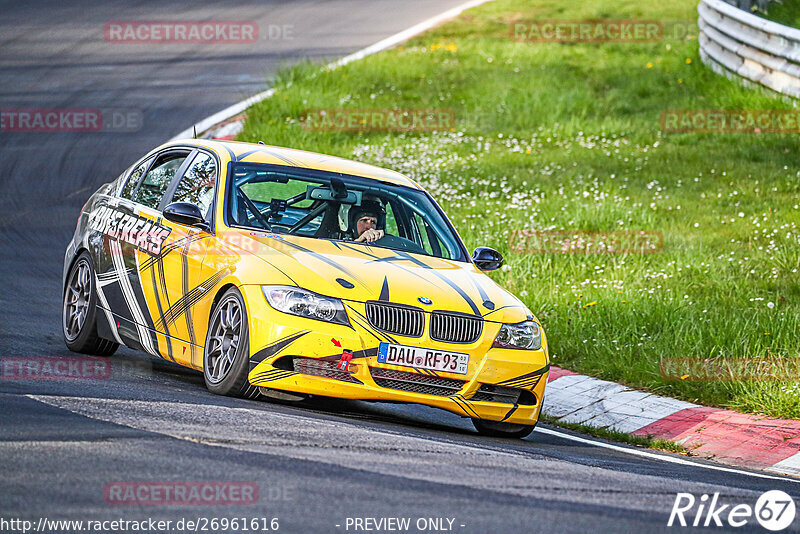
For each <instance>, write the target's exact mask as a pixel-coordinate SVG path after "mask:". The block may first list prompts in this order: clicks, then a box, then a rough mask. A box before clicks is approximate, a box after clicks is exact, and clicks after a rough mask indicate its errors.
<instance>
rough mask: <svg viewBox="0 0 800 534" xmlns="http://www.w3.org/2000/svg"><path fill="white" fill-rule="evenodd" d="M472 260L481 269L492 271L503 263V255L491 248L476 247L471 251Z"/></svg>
mask: <svg viewBox="0 0 800 534" xmlns="http://www.w3.org/2000/svg"><path fill="white" fill-rule="evenodd" d="M472 261H474V262H475V266H476V267H477V268H478V269H480V270H481V271H494V270H495V269H499V268H500V267H501V266H502V265H503V255H502V254H500V253H499V252H497V251H496V250H495V249H493V248H489V247H478V248H476V249H475V252H473V253H472Z"/></svg>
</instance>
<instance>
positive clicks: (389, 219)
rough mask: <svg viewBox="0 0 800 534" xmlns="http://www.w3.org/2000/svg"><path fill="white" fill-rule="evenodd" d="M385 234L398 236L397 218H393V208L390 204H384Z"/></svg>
mask: <svg viewBox="0 0 800 534" xmlns="http://www.w3.org/2000/svg"><path fill="white" fill-rule="evenodd" d="M384 230H385V231H386V233H387V234H391V235H399V234H398V233H397V218H396V217H395V216H394V208H393V207H392V203H391V202H387V203H386V228H384Z"/></svg>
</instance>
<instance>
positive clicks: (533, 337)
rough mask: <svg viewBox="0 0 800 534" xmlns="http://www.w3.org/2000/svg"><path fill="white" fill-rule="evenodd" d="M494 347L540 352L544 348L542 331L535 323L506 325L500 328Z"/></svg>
mask: <svg viewBox="0 0 800 534" xmlns="http://www.w3.org/2000/svg"><path fill="white" fill-rule="evenodd" d="M492 347H500V348H503V349H527V350H539V349H541V348H542V329H541V327H540V326H539V325H538V324H537V323H535V322H533V321H525V322H524V323H517V324H504V325H503V326H501V327H500V332H498V334H497V337H496V338H495V339H494V343H493V344H492Z"/></svg>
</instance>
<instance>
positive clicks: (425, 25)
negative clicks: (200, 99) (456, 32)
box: [170, 0, 489, 141]
mask: <svg viewBox="0 0 800 534" xmlns="http://www.w3.org/2000/svg"><path fill="white" fill-rule="evenodd" d="M488 1H489V0H471V1H469V2H467V3H465V4H462V5H460V6H457V7H454V8H453V9H448V10H447V11H445V12H444V13H441V14H439V15H436V16H435V17H431V18H429V19H428V20H425V21H423V22H420V23H419V24H417V25H415V26H412V27H410V28H408V29H407V30H403V31H401V32H399V33H396V34H394V35H392V36H391V37H387V38H386V39H383V40H382V41H378V42H377V43H375V44H373V45H370V46H368V47H366V48H362V49H361V50H359V51H358V52H355V53H353V54H350V55H349V56H345V57H343V58H342V59H339V60H336V61H333V62H331V63H328V65H327V66H326V67H325V68H327V69H335V68H337V67H341V66H344V65H347V64H348V63H351V62H353V61H356V60H359V59H362V58H364V57H366V56H369V55H371V54H375V53H378V52H381V51H382V50H386V49H387V48H391V47H392V46H395V45H397V44H400V43H402V42H403V41H407V40H408V39H410V38H411V37H414V36H415V35H417V34H420V33H422V32H424V31H426V30H429V29H431V28H433V27H434V26H436V25H437V24H439V23H441V22H443V21H445V20H447V19H451V18H453V17H455V16H457V15H459V14H460V13H461V12H462V11H464V10H467V9H471V8H473V7H477V6H479V5H481V4H485V3H486V2H488ZM274 94H275V89H267V90H266V91H262V92H260V93H258V94H255V95H253V96H251V97H250V98H246V99H244V100H242V101H241V102H237V103H236V104H234V105H232V106H229V107H227V108H225V109H223V110H222V111H219V112H217V113H214V114H213V115H211V116H210V117H206V118H205V119H203V120H202V121H200V122H198V123H197V124H195V125H193V126H191V127H189V128H186V129H185V130H183V131H182V132H181V133H179V134H178V135H176V136H174V137H173V138H172V139H170V141H175V140H176V139H190V138H191V137H193V135H194V129H195V128H197V133H198V135H199V134H201V133H203V132H205V131H206V130H208V129H209V128H211V127H212V126H214V125H215V124H217V123H219V122H223V121H225V120H228V119H230V118H231V117H234V116H236V115H238V114H240V113H242V112H243V111H244V110H246V109H247V108H249V107H250V106H252V105H253V104H257V103H259V102H261V101H262V100H266V99H267V98H270V97H272V95H274Z"/></svg>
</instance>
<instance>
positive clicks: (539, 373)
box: [497, 363, 550, 386]
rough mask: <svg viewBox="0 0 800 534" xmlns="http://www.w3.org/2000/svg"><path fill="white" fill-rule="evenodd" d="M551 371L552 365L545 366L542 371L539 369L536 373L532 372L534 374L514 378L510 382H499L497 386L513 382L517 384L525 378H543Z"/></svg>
mask: <svg viewBox="0 0 800 534" xmlns="http://www.w3.org/2000/svg"><path fill="white" fill-rule="evenodd" d="M549 370H550V364H549V363H548V364H547V365H545V366H544V367H542V368H541V369H537V370H536V371H532V372H530V373H526V374H524V375H520V376H515V377H514V378H509V379H508V380H503V381H502V382H498V383H497V385H498V386H505V385H506V384H509V383H511V382H517V381H519V380H522V379H524V378H534V377H541V376H542V375H543V374H545V373H546V372H547V371H549Z"/></svg>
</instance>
